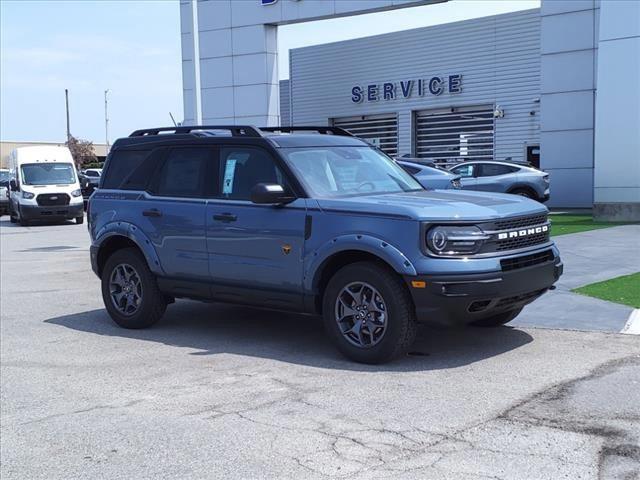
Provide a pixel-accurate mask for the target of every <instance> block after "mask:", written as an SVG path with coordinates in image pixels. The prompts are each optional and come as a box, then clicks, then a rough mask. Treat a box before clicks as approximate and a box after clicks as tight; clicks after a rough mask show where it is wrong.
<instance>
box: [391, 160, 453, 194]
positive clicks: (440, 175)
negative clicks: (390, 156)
mask: <svg viewBox="0 0 640 480" xmlns="http://www.w3.org/2000/svg"><path fill="white" fill-rule="evenodd" d="M396 162H397V163H398V165H400V166H401V167H402V169H403V170H404V171H405V172H407V173H409V174H411V175H413V177H414V178H415V179H416V180H418V181H419V182H420V184H421V185H422V186H423V187H424V188H426V189H427V190H446V189H448V188H461V185H460V175H455V174H453V173H451V172H449V171H448V170H445V169H442V168H437V167H429V166H427V165H422V164H419V163H413V162H407V161H405V160H396Z"/></svg>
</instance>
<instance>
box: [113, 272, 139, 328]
mask: <svg viewBox="0 0 640 480" xmlns="http://www.w3.org/2000/svg"><path fill="white" fill-rule="evenodd" d="M109 294H110V297H111V302H112V303H113V306H114V307H115V308H116V309H117V310H118V312H119V313H121V314H122V315H126V316H131V315H134V314H135V313H136V312H137V311H138V309H139V308H140V305H141V304H142V280H141V279H140V275H139V274H138V272H137V271H136V269H135V268H133V267H132V266H131V265H129V264H127V263H121V264H119V265H117V266H116V267H115V268H114V269H113V270H112V271H111V276H110V277H109Z"/></svg>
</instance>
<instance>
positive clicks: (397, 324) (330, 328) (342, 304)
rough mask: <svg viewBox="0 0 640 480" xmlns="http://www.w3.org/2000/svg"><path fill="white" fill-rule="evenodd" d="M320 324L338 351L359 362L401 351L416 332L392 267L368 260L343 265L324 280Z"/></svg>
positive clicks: (389, 357)
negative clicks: (322, 321)
mask: <svg viewBox="0 0 640 480" xmlns="http://www.w3.org/2000/svg"><path fill="white" fill-rule="evenodd" d="M323 317H324V324H325V329H326V330H327V332H328V333H329V335H330V336H331V338H332V339H333V341H334V342H335V344H336V346H337V347H338V350H340V352H341V353H342V354H343V355H345V356H346V357H348V358H350V359H351V360H354V361H356V362H361V363H370V364H376V363H384V362H388V361H390V360H393V359H394V358H396V357H399V356H401V355H403V354H406V353H407V351H408V349H409V347H410V346H411V345H412V344H413V341H414V340H415V336H416V321H415V310H414V307H413V302H412V301H411V298H410V296H409V292H407V289H406V287H405V285H404V284H403V282H402V280H401V279H400V278H399V277H398V275H397V274H396V273H395V272H392V271H390V270H389V269H387V268H384V267H382V266H379V265H377V264H375V263H373V262H358V263H354V264H351V265H347V266H346V267H344V268H342V269H341V270H340V271H338V273H336V274H335V275H334V276H333V278H331V280H330V281H329V284H328V285H327V288H326V290H325V293H324V299H323Z"/></svg>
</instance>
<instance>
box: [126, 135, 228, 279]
mask: <svg viewBox="0 0 640 480" xmlns="http://www.w3.org/2000/svg"><path fill="white" fill-rule="evenodd" d="M215 167H216V157H215V149H214V148H212V147H210V146H199V147H172V148H168V149H167V150H166V152H165V158H164V160H163V161H162V166H161V167H160V168H156V171H155V174H154V176H153V178H152V179H151V181H150V184H149V186H148V188H147V192H146V193H145V194H144V197H143V198H142V199H141V200H140V201H139V202H137V203H138V208H139V211H138V212H137V221H138V223H139V226H140V228H142V230H143V232H144V233H145V234H146V235H147V236H148V237H149V238H150V239H151V241H152V243H153V246H154V248H155V249H156V252H157V254H158V257H159V258H160V264H161V266H162V269H163V270H164V272H165V273H166V275H167V276H168V277H172V278H176V279H180V278H182V279H189V280H204V281H207V280H208V279H209V265H208V258H207V243H206V232H205V214H206V209H207V200H206V197H207V191H208V189H209V187H211V183H212V182H215V179H214V180H212V175H213V176H215V173H214V172H215V171H216V168H215Z"/></svg>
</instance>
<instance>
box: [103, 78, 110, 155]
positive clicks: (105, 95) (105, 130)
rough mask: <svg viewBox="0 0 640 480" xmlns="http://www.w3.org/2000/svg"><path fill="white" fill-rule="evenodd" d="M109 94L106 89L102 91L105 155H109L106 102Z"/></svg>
mask: <svg viewBox="0 0 640 480" xmlns="http://www.w3.org/2000/svg"><path fill="white" fill-rule="evenodd" d="M108 93H109V89H108V88H107V89H106V90H105V91H104V139H105V143H106V144H107V153H109V109H108V101H107V94H108Z"/></svg>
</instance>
